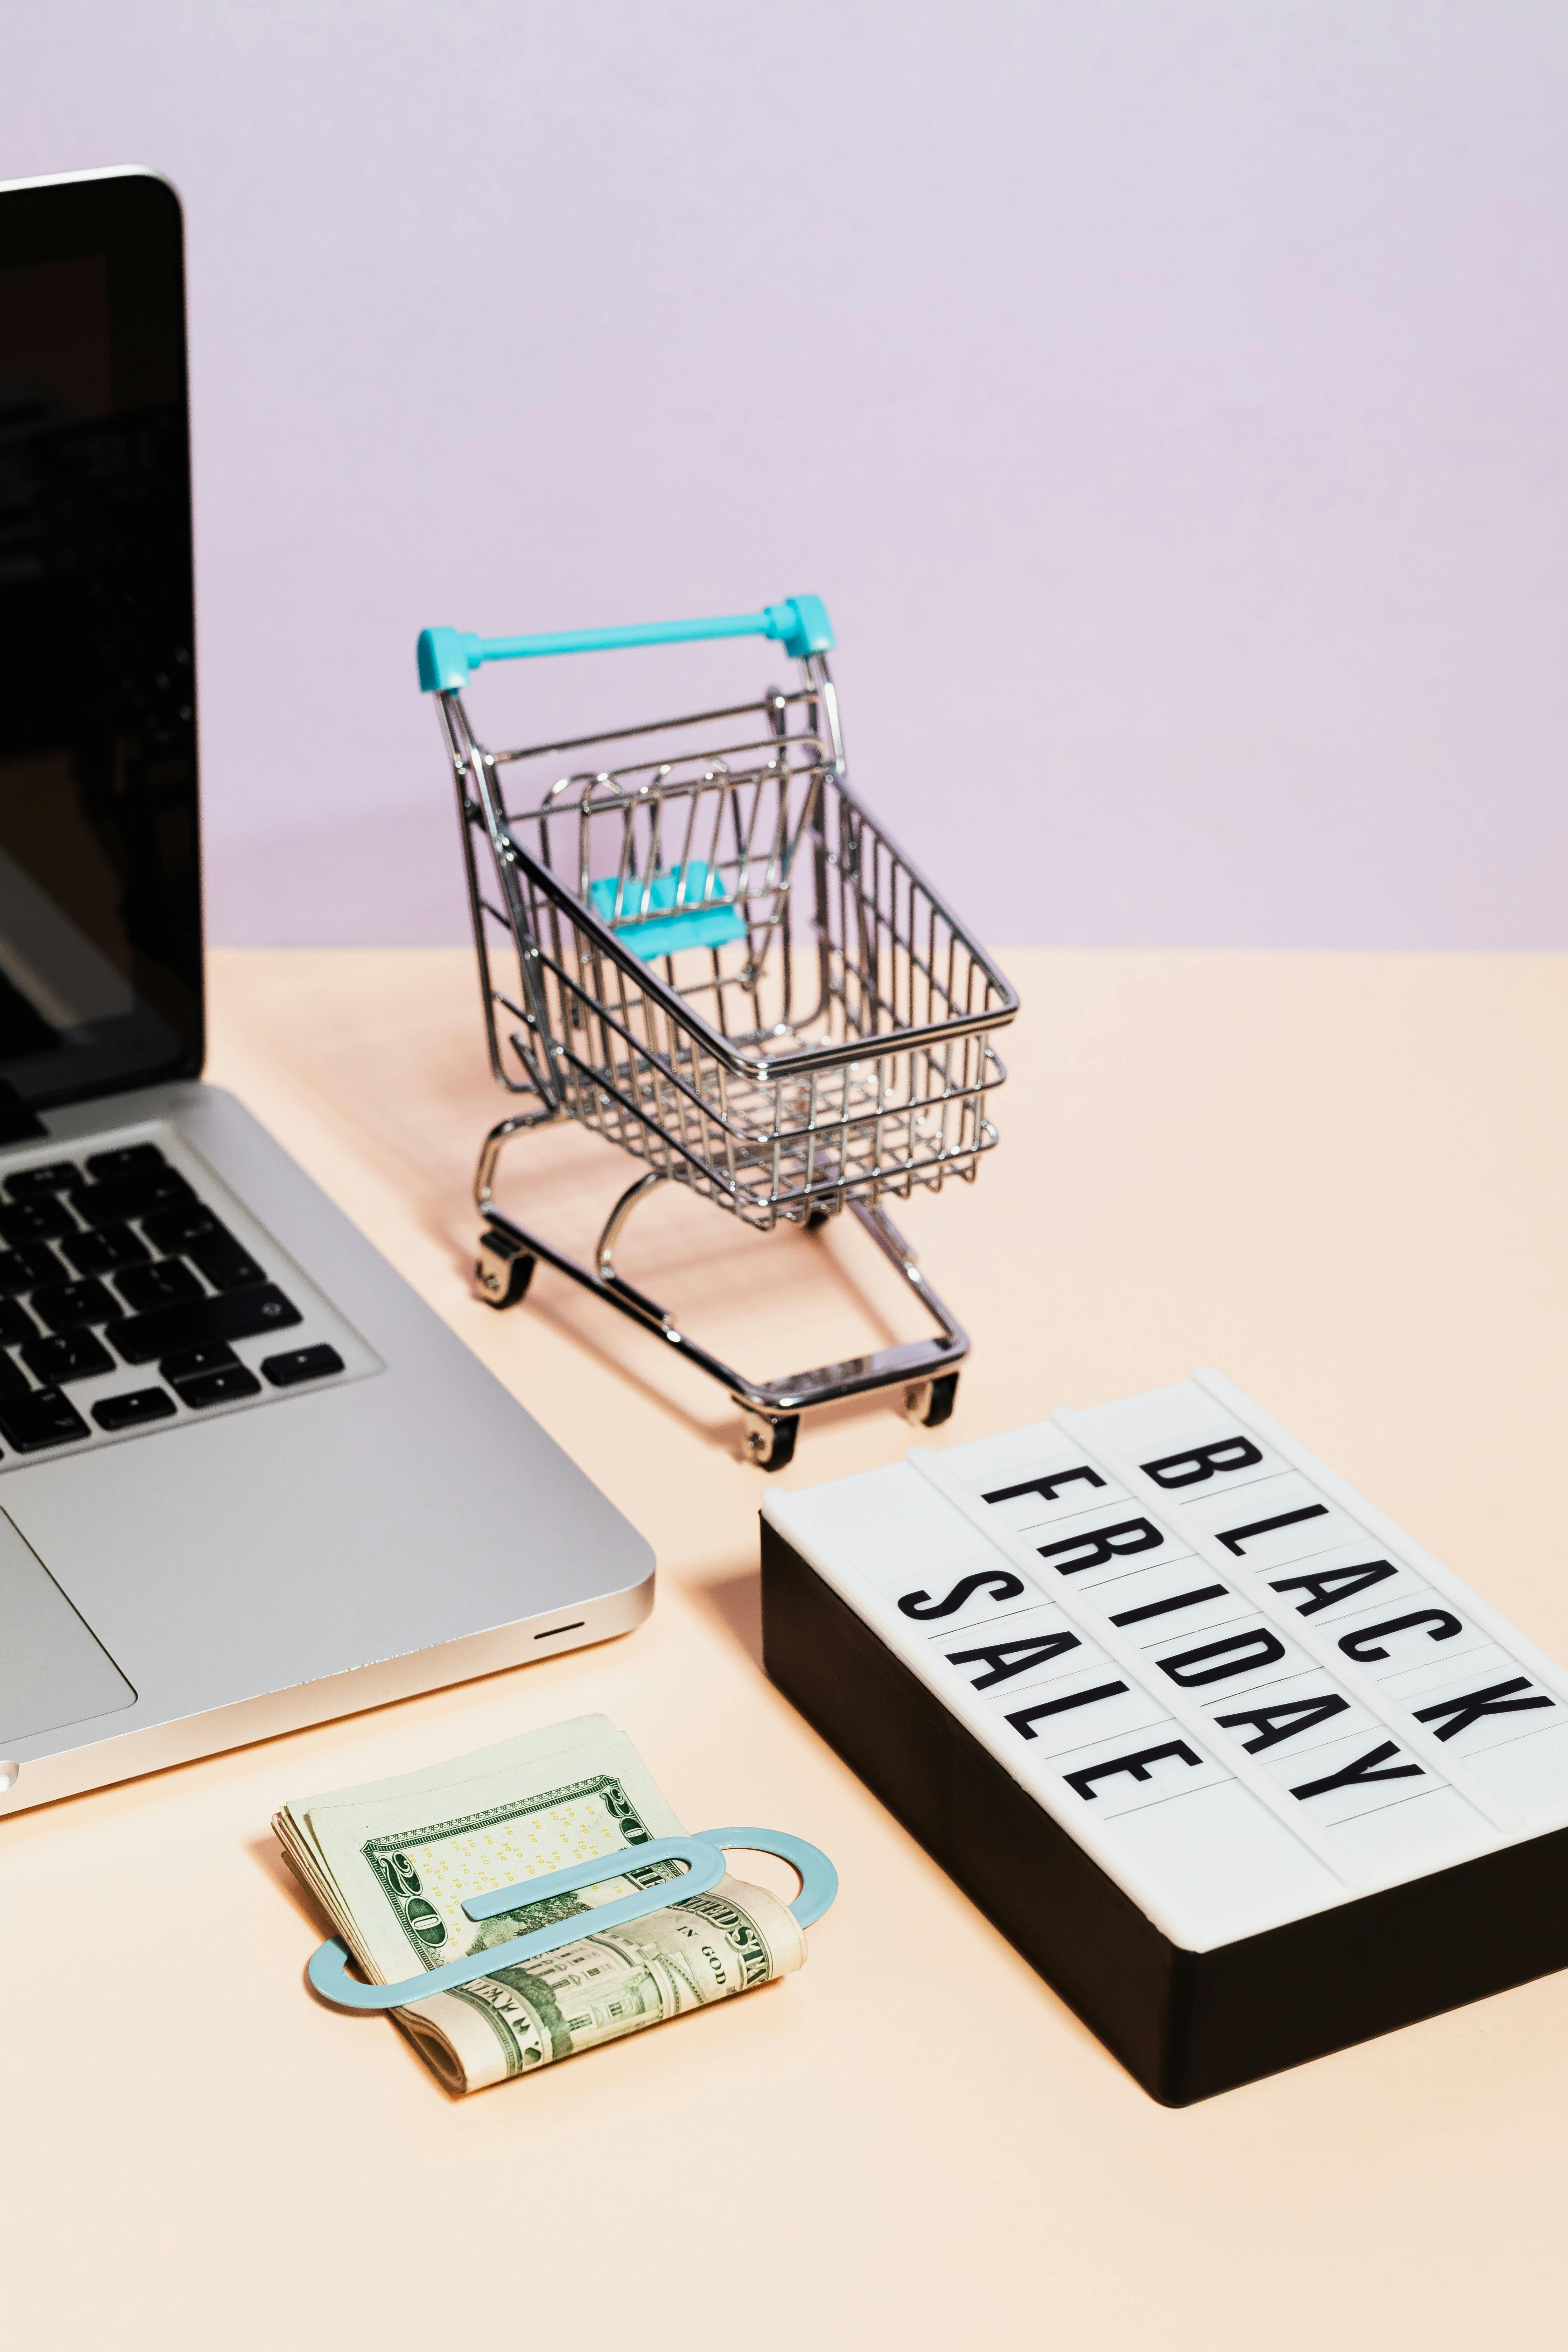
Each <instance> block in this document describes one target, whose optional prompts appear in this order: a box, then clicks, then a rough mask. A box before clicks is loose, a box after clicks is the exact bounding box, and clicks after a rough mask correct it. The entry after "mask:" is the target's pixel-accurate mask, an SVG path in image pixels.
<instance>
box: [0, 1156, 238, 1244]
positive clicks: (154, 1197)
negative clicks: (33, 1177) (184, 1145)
mask: <svg viewBox="0 0 1568 2352" xmlns="http://www.w3.org/2000/svg"><path fill="white" fill-rule="evenodd" d="M195 1197H196V1196H195V1192H193V1191H192V1190H191V1187H190V1186H189V1185H188V1184H187V1183H186V1181H185V1180H184V1177H183V1176H182V1175H181V1173H180V1171H179V1170H178V1169H177V1168H147V1169H142V1170H138V1171H136V1173H135V1174H133V1175H131V1176H110V1177H108V1178H106V1179H105V1180H104V1181H103V1182H102V1183H100V1184H88V1185H85V1186H84V1187H83V1189H82V1190H81V1191H80V1192H73V1193H72V1194H71V1199H72V1201H73V1202H74V1203H75V1205H76V1208H77V1211H78V1213H79V1215H80V1216H81V1217H82V1218H83V1219H84V1220H85V1221H86V1223H88V1224H89V1225H119V1224H123V1223H124V1222H125V1220H126V1218H127V1217H145V1216H148V1215H151V1214H152V1213H153V1212H154V1211H156V1210H158V1209H165V1208H174V1207H175V1206H177V1205H183V1204H184V1203H186V1202H195ZM4 1215H5V1211H4V1210H3V1209H0V1217H3V1216H4ZM0 1230H3V1228H0ZM159 1246H160V1247H162V1244H159Z"/></svg>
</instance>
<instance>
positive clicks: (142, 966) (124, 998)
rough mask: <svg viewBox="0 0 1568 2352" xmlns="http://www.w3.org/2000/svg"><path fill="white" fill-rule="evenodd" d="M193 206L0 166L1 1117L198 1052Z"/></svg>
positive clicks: (181, 1070)
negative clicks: (184, 248)
mask: <svg viewBox="0 0 1568 2352" xmlns="http://www.w3.org/2000/svg"><path fill="white" fill-rule="evenodd" d="M192 638H193V610H192V581H191V515H190V457H189V433H188V425H187V415H186V399H185V342H184V279H183V268H182V257H181V226H180V208H179V204H178V201H177V199H176V198H175V196H174V193H173V191H172V190H171V189H170V188H168V187H167V186H166V185H165V184H164V183H163V182H162V181H161V180H156V179H153V178H152V177H151V176H149V175H147V174H144V173H117V174H114V175H106V176H104V177H103V178H100V179H95V180H80V181H64V182H57V183H54V184H43V185H32V186H28V185H26V184H23V185H16V186H12V187H9V188H5V187H0V1138H3V1137H4V1136H5V1134H6V1133H7V1132H9V1133H13V1134H15V1133H17V1132H20V1131H23V1129H24V1128H25V1127H26V1125H27V1124H29V1123H30V1122H28V1120H27V1118H26V1111H27V1108H28V1107H30V1108H33V1109H35V1110H36V1109H37V1108H42V1107H45V1106H47V1105H49V1104H56V1103H64V1102H71V1101H77V1100H79V1099H81V1098H83V1097H90V1096H95V1095H104V1094H111V1093H115V1092H117V1091H119V1090H120V1089H121V1088H123V1087H132V1086H141V1085H146V1084H148V1083H150V1082H151V1081H153V1080H154V1079H157V1078H169V1077H178V1076H195V1074H196V1073H197V1072H198V1071H199V1069H200V1067H201V1060H202V988H201V895H200V868H199V861H198V843H197V830H196V725H195V658H194V647H193V642H192Z"/></svg>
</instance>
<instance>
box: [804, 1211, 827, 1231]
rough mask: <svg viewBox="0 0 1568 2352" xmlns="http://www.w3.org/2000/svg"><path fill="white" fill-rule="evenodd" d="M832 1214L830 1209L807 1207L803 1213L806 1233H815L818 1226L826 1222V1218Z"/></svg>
mask: <svg viewBox="0 0 1568 2352" xmlns="http://www.w3.org/2000/svg"><path fill="white" fill-rule="evenodd" d="M832 1214H833V1212H832V1210H831V1209H808V1210H807V1211H806V1213H805V1230H806V1232H807V1233H808V1234H814V1233H816V1230H817V1228H818V1227H819V1226H821V1225H825V1224H826V1223H827V1220H828V1218H829V1217H830V1216H831V1215H832Z"/></svg>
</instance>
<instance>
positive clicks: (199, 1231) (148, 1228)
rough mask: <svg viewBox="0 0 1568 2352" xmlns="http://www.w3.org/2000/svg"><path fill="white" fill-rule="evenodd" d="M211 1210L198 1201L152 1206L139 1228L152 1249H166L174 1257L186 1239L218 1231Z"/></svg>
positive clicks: (187, 1240)
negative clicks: (154, 1207) (162, 1207)
mask: <svg viewBox="0 0 1568 2352" xmlns="http://www.w3.org/2000/svg"><path fill="white" fill-rule="evenodd" d="M224 1230H225V1228H224V1227H223V1226H222V1225H220V1224H219V1223H218V1221H217V1219H216V1217H215V1216H214V1214H213V1213H212V1211H211V1210H210V1209H209V1208H206V1207H205V1205H204V1204H203V1203H202V1202H200V1201H196V1200H190V1201H180V1202H175V1203H174V1205H173V1206H171V1207H169V1208H167V1209H154V1210H153V1213H152V1215H151V1216H149V1217H144V1218H143V1219H142V1231H143V1232H144V1233H145V1234H146V1236H147V1238H148V1240H149V1241H150V1242H151V1243H152V1244H153V1248H154V1249H161V1250H167V1251H168V1253H169V1255H170V1256H171V1257H177V1256H178V1255H179V1254H180V1252H181V1251H182V1250H183V1249H184V1246H185V1244H186V1243H187V1242H195V1241H200V1240H202V1239H203V1238H204V1237H205V1235H206V1234H221V1233H222V1232H224Z"/></svg>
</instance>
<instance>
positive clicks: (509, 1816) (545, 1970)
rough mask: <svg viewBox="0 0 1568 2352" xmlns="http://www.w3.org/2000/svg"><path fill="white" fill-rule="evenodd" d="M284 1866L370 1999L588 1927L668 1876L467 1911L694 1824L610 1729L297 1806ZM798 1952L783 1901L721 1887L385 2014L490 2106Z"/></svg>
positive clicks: (592, 1726)
mask: <svg viewBox="0 0 1568 2352" xmlns="http://www.w3.org/2000/svg"><path fill="white" fill-rule="evenodd" d="M272 1826H273V1829H274V1830H275V1831H276V1832H277V1834H278V1838H279V1843H281V1845H282V1848H283V1852H284V1853H285V1854H286V1856H287V1857H288V1859H289V1863H290V1864H292V1866H293V1868H294V1870H295V1871H296V1872H297V1874H299V1876H300V1879H301V1880H302V1881H303V1882H304V1885H306V1887H307V1888H308V1889H309V1890H310V1893H311V1894H312V1895H314V1896H315V1898H316V1900H317V1901H318V1903H320V1905H321V1908H322V1910H323V1911H324V1912H325V1913H326V1915H327V1916H328V1918H329V1919H330V1920H331V1923H332V1926H333V1927H334V1929H335V1930H336V1932H337V1933H338V1934H339V1935H340V1936H341V1937H342V1939H343V1941H344V1943H345V1944H346V1945H347V1946H348V1948H349V1950H350V1951H351V1953H352V1954H353V1958H354V1960H355V1962H356V1963H357V1964H358V1966H359V1968H360V1969H361V1970H362V1972H363V1975H364V1976H365V1977H366V1978H367V1979H370V1981H371V1982H372V1983H374V1984H395V1983H399V1982H401V1981H402V1980H403V1979H405V1978H408V1977H411V1976H414V1975H416V1973H417V1972H418V1971H419V1970H420V1969H436V1968H440V1967H442V1966H443V1965H444V1964H445V1963H446V1962H447V1961H448V1960H455V1959H461V1958H467V1957H468V1954H469V1953H471V1952H478V1951H487V1950H489V1949H491V1948H493V1947H494V1946H496V1945H498V1944H504V1943H507V1942H509V1941H510V1939H511V1938H512V1937H515V1936H523V1935H527V1934H528V1933H529V1931H530V1930H531V1928H535V1927H544V1926H546V1925H552V1924H553V1923H554V1922H555V1921H556V1920H558V1919H567V1918H572V1917H574V1916H575V1915H576V1914H577V1913H579V1912H581V1913H582V1914H583V1916H584V1921H587V1920H588V1919H589V1917H590V1916H591V1914H592V1913H593V1912H594V1911H595V1909H597V1908H599V1907H601V1906H603V1905H605V1904H606V1903H612V1902H614V1901H615V1900H616V1898H617V1897H618V1896H620V1895H627V1894H629V1893H630V1892H631V1891H632V1888H633V1887H634V1886H644V1885H647V1884H648V1881H649V1877H650V1874H651V1875H652V1876H653V1877H655V1878H666V1877H668V1878H671V1879H678V1878H679V1874H680V1873H679V1864H675V1863H655V1864H648V1865H647V1866H646V1867H645V1868H644V1869H642V1870H640V1871H639V1870H638V1869H637V1867H636V1864H635V1861H629V1863H628V1868H627V1870H626V1873H625V1874H624V1875H622V1876H620V1877H616V1878H606V1879H605V1881H604V1882H603V1884H602V1885H597V1886H590V1887H586V1888H584V1890H583V1891H582V1892H581V1893H580V1894H574V1895H552V1896H547V1897H546V1898H545V1899H544V1900H543V1901H542V1902H539V1903H531V1904H524V1905H522V1906H520V1907H519V1908H518V1909H517V1910H515V1911H507V1912H503V1913H502V1914H501V1915H500V1916H499V1917H497V1918H494V1919H487V1920H486V1921H485V1922H484V1923H483V1925H482V1926H479V1927H476V1926H474V1924H473V1923H472V1922H471V1921H470V1920H468V1918H467V1917H466V1916H464V1913H463V1909H462V1906H463V1903H464V1901H465V1900H466V1899H468V1897H471V1896H473V1895H486V1894H490V1893H493V1892H494V1890H495V1889H496V1888H498V1887H501V1886H510V1885H515V1884H516V1883H518V1882H519V1881H521V1880H522V1879H526V1878H541V1877H544V1876H546V1875H548V1874H549V1873H551V1872H552V1871H556V1870H563V1869H565V1868H566V1866H567V1865H568V1864H571V1863H577V1862H585V1861H588V1860H590V1859H593V1858H596V1857H597V1856H598V1855H600V1854H609V1853H619V1852H622V1851H623V1850H624V1851H626V1853H627V1854H628V1857H631V1856H634V1855H635V1853H636V1849H637V1846H639V1845H642V1844H646V1843H647V1841H648V1840H649V1839H650V1838H658V1837H675V1836H678V1835H679V1832H680V1829H681V1824H680V1822H678V1821H677V1820H676V1817H675V1815H674V1813H673V1812H672V1811H670V1809H669V1807H668V1805H667V1804H666V1802H665V1801H664V1799H663V1797H662V1796H661V1795H660V1794H659V1792H658V1789H657V1788H656V1786H655V1785H654V1782H653V1780H652V1779H651V1777H650V1776H649V1774H648V1772H647V1769H646V1768H645V1766H644V1764H643V1761H642V1759H641V1758H640V1757H639V1756H638V1754H637V1750H636V1748H634V1747H633V1746H632V1744H631V1741H630V1740H629V1739H627V1738H626V1737H625V1736H624V1734H623V1733H621V1732H619V1731H617V1730H616V1727H615V1726H614V1724H612V1723H610V1722H609V1721H607V1720H606V1718H605V1717H604V1716H602V1715H589V1716H583V1717H579V1718H578V1719H577V1720H576V1721H575V1722H573V1723H561V1724H555V1725H553V1726H552V1727H551V1728H550V1729H549V1730H546V1731H535V1732H530V1733H528V1734H527V1735H526V1736H525V1737H523V1738H521V1739H508V1740H503V1741H502V1742H501V1743H500V1746H499V1747H495V1748H479V1750H478V1751H477V1752H476V1753H475V1754H473V1755H471V1756H458V1757H454V1758H453V1759H452V1760H451V1761H450V1762H449V1763H446V1764H435V1765H432V1766H430V1767H429V1768H428V1769H426V1770H425V1771H423V1772H410V1773H406V1774H405V1775H404V1777H403V1778H402V1779H400V1780H372V1781H367V1782H366V1783H365V1785H364V1786H363V1788H358V1789H334V1790H331V1791H329V1793H328V1794H326V1795H325V1796H321V1797H306V1798H304V1799H302V1800H300V1801H299V1802H297V1803H294V1804H289V1805H285V1806H284V1808H283V1811H281V1812H280V1813H279V1814H277V1815H276V1816H275V1818H274V1820H273V1823H272ZM804 1960H805V1936H804V1934H803V1933H802V1931H801V1929H800V1927H798V1926H797V1925H796V1922H795V1919H794V1917H793V1916H792V1915H791V1913H790V1912H789V1911H788V1910H787V1909H786V1907H785V1906H784V1904H783V1903H781V1902H779V1901H778V1900H777V1899H776V1897H774V1896H773V1895H769V1894H767V1893H766V1892H765V1891H764V1890H763V1888H762V1887H760V1886H749V1885H746V1884H745V1883H744V1882H743V1881H742V1880H740V1879H734V1878H728V1877H726V1878H721V1880H720V1881H719V1884H718V1885H716V1886H715V1887H713V1888H712V1890H711V1891H710V1893H709V1894H707V1895H692V1896H689V1898H688V1899H687V1900H686V1901H684V1902H682V1901H679V1899H676V1900H672V1901H671V1904H670V1906H669V1908H668V1910H666V1911H655V1912H650V1913H649V1914H648V1915H647V1916H646V1917H644V1918H641V1919H634V1920H632V1921H631V1922H630V1924H629V1925H628V1926H626V1927H616V1928H615V1929H613V1930H611V1931H609V1932H608V1933H605V1934H601V1935H597V1936H596V1935H595V1934H593V1933H592V1932H591V1930H590V1929H588V1928H586V1927H585V1929H584V1935H583V1937H582V1939H581V1941H579V1942H577V1943H573V1944H566V1945H563V1946H562V1947H561V1948H560V1949H559V1950H556V1951H553V1952H549V1953H547V1954H545V1955H544V1957H543V1958H540V1959H534V1960H530V1961H527V1962H525V1964H524V1965H523V1966H522V1967H521V1968H500V1969H497V1970H496V1973H495V1975H494V1976H493V1977H479V1978H478V1979H475V1981H474V1982H473V1983H472V1984H467V1985H463V1986H460V1987H458V1990H455V1991H450V1992H441V1993H436V1994H433V1995H432V1996H431V1998H430V1999H429V2000H419V2001H411V2002H408V2003H407V2004H405V2006H403V2007H401V2008H399V2009H395V2010H394V2011H391V2012H390V2014H391V2015H392V2017H393V2018H394V2020H395V2022H396V2023H397V2024H398V2025H399V2026H401V2028H402V2029H403V2031H404V2032H405V2033H406V2034H407V2035H408V2037H409V2039H410V2040H411V2041H412V2042H413V2043H414V2045H415V2047H416V2049H417V2050H418V2052H419V2053H420V2055H421V2056H422V2057H423V2058H425V2059H426V2061H427V2063H429V2064H430V2065H431V2066H432V2067H433V2068H434V2069H435V2071H436V2073H437V2074H438V2075H439V2076H440V2078H441V2080H442V2081H443V2082H444V2083H445V2084H447V2087H448V2088H449V2089H451V2090H454V2091H479V2090H483V2089H484V2088H485V2087H486V2085H487V2084H491V2083H500V2082H504V2081H505V2080H506V2078H507V2076H508V2075H510V2074H530V2073H531V2072H532V2070H533V2069H534V2068H535V2067H537V2066H548V2065H549V2064H550V2063H552V2060H554V2059H557V2058H570V2057H572V2056H573V2055H574V2053H576V2052H577V2051H579V2050H591V2049H593V2048H594V2047H595V2044H596V2043H598V2042H613V2041H615V2040H616V2038H617V2037H618V2036H619V2035H621V2034H623V2033H636V2032H638V2031H640V2029H641V2028H642V2027H643V2026H645V2025H658V2024H660V2023H661V2022H662V2021H664V2020H665V2019H666V2018H670V2017H679V2016H680V2015H682V2014H683V2013H684V2012H685V2011H687V2010H690V2009H700V2008H703V2007H705V2006H707V2005H708V2004H709V2003H710V2002H712V2001H715V2000H725V1999H726V1998H727V1997H728V1996H729V1995H730V1994H731V1993H736V1992H747V1991H749V1990H751V1988H752V1986H753V1985H759V1984H766V1983H768V1982H769V1981H770V1980H771V1979H773V1978H774V1977H780V1976H786V1975H788V1974H789V1972H790V1971H791V1970H792V1969H798V1968H799V1967H800V1966H801V1965H802V1963H803V1962H804Z"/></svg>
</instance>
